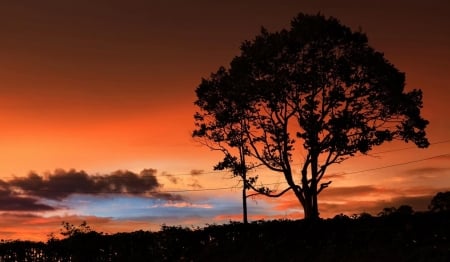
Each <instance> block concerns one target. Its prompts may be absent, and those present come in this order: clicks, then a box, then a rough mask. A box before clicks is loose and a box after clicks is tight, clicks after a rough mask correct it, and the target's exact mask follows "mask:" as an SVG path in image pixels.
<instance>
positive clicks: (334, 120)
mask: <svg viewBox="0 0 450 262" xmlns="http://www.w3.org/2000/svg"><path fill="white" fill-rule="evenodd" d="M404 86H405V74H404V73H402V72H400V71H399V70H398V69H397V68H395V67H394V65H392V64H391V63H390V62H389V61H388V60H387V59H385V58H384V55H383V54H382V53H380V52H378V51H375V50H374V49H373V48H372V47H370V46H369V45H368V40H367V36H366V35H365V34H364V33H362V32H360V31H356V32H355V31H352V30H351V29H350V28H348V27H346V26H344V25H342V24H341V23H340V22H339V21H338V20H337V19H335V18H332V17H330V18H326V17H324V16H323V15H321V14H318V15H305V14H302V13H300V14H299V15H297V16H296V17H295V18H294V19H293V20H292V22H291V27H290V28H289V29H286V30H281V31H278V32H273V33H271V32H268V31H267V30H266V29H264V28H263V29H262V30H261V33H260V34H259V35H257V36H256V37H255V38H254V39H253V40H251V41H245V42H244V43H243V44H242V46H241V53H240V55H239V56H237V57H235V58H234V59H233V60H232V61H231V63H230V66H229V68H225V67H220V68H219V69H218V71H217V72H215V73H212V74H211V76H210V77H209V78H207V79H202V81H201V83H200V85H199V86H198V87H197V89H196V95H197V100H196V101H195V105H197V106H198V108H199V111H198V112H197V113H196V114H195V116H194V118H195V124H196V130H195V131H194V133H193V135H194V137H200V138H204V139H205V141H209V144H208V143H207V142H206V143H205V144H207V145H209V146H210V147H213V148H214V147H215V148H219V150H223V151H224V153H225V158H224V160H223V161H221V162H219V164H218V167H220V168H229V169H231V170H233V171H234V172H236V169H237V170H239V171H240V172H237V173H238V174H240V176H241V177H242V178H243V180H244V188H245V187H246V186H248V187H250V188H252V189H253V190H255V191H256V192H258V193H261V194H264V195H266V196H280V195H282V194H283V193H285V192H287V191H289V190H292V191H293V193H294V195H295V196H296V197H297V199H298V201H299V203H300V204H301V206H302V207H303V209H304V214H305V218H306V219H313V220H314V219H318V217H319V206H318V201H317V198H318V195H319V194H320V193H321V192H322V190H324V189H325V188H327V187H328V186H329V185H330V183H331V182H332V181H331V180H328V181H326V180H325V179H326V175H325V174H326V170H327V168H328V167H329V166H330V165H332V164H336V163H341V162H342V161H344V160H346V159H347V158H349V157H352V156H354V155H355V154H357V153H362V154H366V153H367V152H369V151H370V150H371V149H372V148H373V147H375V146H379V145H381V144H383V143H384V142H386V141H392V140H394V139H395V140H401V141H405V142H409V141H412V142H413V143H415V144H416V145H417V146H418V147H419V148H425V147H427V146H428V145H429V142H428V140H427V138H426V134H425V128H426V126H427V125H428V121H427V120H425V119H423V118H422V117H421V115H420V111H421V108H422V92H421V90H416V89H414V90H412V91H409V92H407V91H405V90H404ZM224 148H225V149H224ZM232 152H237V153H235V154H234V155H233V154H232ZM302 154H305V155H306V156H304V158H303V159H302V161H303V163H302V166H301V168H300V172H299V173H300V177H295V176H294V174H295V173H296V172H295V171H294V170H293V166H292V162H293V159H296V160H300V159H301V156H302ZM242 155H245V156H246V157H248V158H250V159H251V161H256V164H262V165H264V166H265V167H267V168H268V169H270V170H272V171H274V172H278V173H280V174H281V175H282V176H283V177H284V179H285V181H286V182H287V184H288V185H289V186H288V187H287V188H286V189H285V190H283V191H281V192H278V193H277V194H275V193H274V192H273V191H271V190H269V189H267V188H258V187H256V186H254V183H248V181H246V179H245V176H244V174H245V170H246V169H247V166H246V165H244V164H243V161H242V160H243V159H245V158H244V157H243V156H242ZM236 166H237V167H238V168H236Z"/></svg>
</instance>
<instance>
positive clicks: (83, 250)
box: [0, 192, 450, 262]
mask: <svg viewBox="0 0 450 262" xmlns="http://www.w3.org/2000/svg"><path fill="white" fill-rule="evenodd" d="M445 193H447V194H448V193H449V192H445ZM439 194H441V193H439ZM447 204H448V203H447ZM386 210H388V211H389V212H387V213H386V212H382V213H381V214H380V215H378V216H372V215H370V214H368V213H361V214H355V215H352V216H350V217H349V216H347V215H343V214H340V215H336V216H335V217H334V218H332V219H318V220H295V221H294V220H273V221H255V222H251V223H248V224H244V223H238V222H230V223H229V224H226V225H208V226H207V227H205V228H186V227H180V226H166V225H162V227H161V231H158V232H148V231H136V232H132V233H117V234H113V235H107V234H103V233H97V232H95V231H94V230H93V229H91V228H90V227H89V226H88V224H87V223H86V222H83V223H82V224H81V225H79V226H74V225H72V224H70V223H68V222H63V223H62V229H61V232H60V233H61V235H62V236H63V237H64V238H63V239H57V238H55V237H50V238H49V240H48V241H47V242H46V243H43V242H30V241H18V240H17V241H2V242H1V243H0V261H74V262H77V261H83V262H84V261H419V262H420V261H437V262H440V261H442V262H444V261H449V260H450V211H449V210H433V211H431V210H430V211H428V212H414V211H413V210H412V208H411V207H410V206H407V205H402V206H400V207H398V208H385V210H384V211H386Z"/></svg>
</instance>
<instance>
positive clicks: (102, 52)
mask: <svg viewBox="0 0 450 262" xmlns="http://www.w3.org/2000/svg"><path fill="white" fill-rule="evenodd" d="M449 3H450V2H448V1H447V0H428V1H423V0H420V1H419V0H408V1H406V0H399V1H387V0H386V1H385V0H380V1H360V0H358V1H357V0H341V1H335V0H278V1H265V0H259V1H256V0H255V1H253V0H251V1H247V0H244V1H238V0H228V1H207V0H192V1H183V0H130V1H118V0H95V1H92V0H90V1H88V0H67V1H61V0H40V1H35V0H21V1H0V179H1V181H0V216H1V219H0V239H30V240H43V241H45V240H46V239H47V235H48V234H49V233H50V232H54V233H56V234H58V232H59V229H60V225H61V222H62V221H68V222H70V223H73V224H80V223H81V221H83V220H86V221H87V222H88V224H89V225H91V227H92V228H93V229H95V230H96V231H99V232H100V231H101V232H107V233H114V232H123V231H134V230H140V229H143V230H158V229H159V228H160V226H161V225H162V224H164V223H165V224H167V225H185V226H191V225H193V226H204V225H205V224H212V223H227V222H228V221H230V220H240V219H241V199H240V189H239V186H240V185H239V181H238V180H236V179H230V174H228V173H227V172H214V171H213V170H212V167H213V166H214V164H215V163H216V162H217V161H219V160H220V158H221V155H220V154H218V153H217V152H211V151H210V150H209V149H208V148H205V147H204V146H202V145H201V144H200V143H198V142H196V141H194V140H193V139H192V138H191V133H192V131H193V129H194V120H193V114H194V113H195V110H196V108H195V107H194V105H193V102H194V101H195V92H194V91H195V88H196V87H197V86H198V84H199V83H200V80H201V78H202V77H208V76H209V74H210V73H211V72H213V71H216V70H217V69H218V68H219V66H222V65H223V66H227V65H228V64H229V62H230V61H231V59H232V58H233V57H234V56H236V55H238V54H239V46H240V44H241V43H242V42H243V41H244V40H250V39H252V38H254V36H255V35H257V34H258V33H259V31H260V28H261V26H264V27H266V28H267V29H268V30H269V31H274V30H280V29H282V28H287V27H288V26H289V23H290V21H291V19H292V18H293V17H294V16H295V15H296V14H297V13H299V12H305V13H310V14H316V13H318V12H321V13H322V14H324V15H326V16H334V17H337V18H338V19H339V20H340V21H341V22H342V23H343V24H345V25H348V26H350V27H351V28H353V29H354V30H358V28H361V29H362V30H363V31H364V32H365V33H366V34H367V35H368V38H369V44H370V45H371V46H372V47H374V48H375V49H376V50H378V51H382V52H384V54H385V57H386V58H387V59H388V60H389V61H390V62H392V63H393V64H394V65H395V66H396V67H397V68H398V69H399V70H401V71H403V72H405V73H406V89H407V90H411V89H413V88H421V89H422V90H423V94H424V108H423V116H424V117H425V118H426V119H427V120H429V121H430V125H429V126H428V129H427V134H428V138H429V140H430V142H431V146H430V147H429V148H428V149H415V148H414V146H413V144H404V143H399V142H395V143H391V144H385V145H383V146H381V147H379V148H377V149H376V150H374V151H373V152H371V155H370V156H356V157H355V158H353V159H350V160H348V161H346V162H344V163H342V164H339V165H336V166H332V167H331V168H330V169H329V171H328V172H329V174H330V178H332V179H333V184H331V186H330V188H328V189H327V190H325V191H324V192H323V193H322V194H321V195H320V197H319V207H320V212H321V216H322V217H333V216H334V215H336V214H339V213H345V214H348V215H351V214H354V213H361V212H371V213H372V214H377V213H378V212H379V211H380V210H381V209H382V208H383V207H387V206H398V205H400V204H409V205H411V206H413V207H414V209H415V210H425V209H426V207H427V205H428V203H429V202H430V200H431V198H432V196H433V195H434V194H436V193H437V192H439V191H444V190H450V163H449V160H450V121H449V119H448V117H449V115H450V106H449V105H450V104H449V103H450V77H449V74H450V71H449V61H450V16H449V15H448V14H449V13H450V4H449ZM406 163H409V164H406ZM294 164H299V163H294ZM397 164H400V165H397ZM255 172H261V173H262V174H265V176H263V180H262V182H264V183H269V184H275V185H279V189H282V188H283V183H281V182H283V179H282V178H281V176H279V175H277V174H273V173H270V172H267V171H265V170H263V169H261V170H257V171H255ZM12 188H14V190H13V189H12ZM124 192H131V193H128V194H127V193H124ZM249 205H250V206H249V216H250V218H251V220H255V219H263V218H264V219H275V218H294V219H297V218H302V217H303V215H302V209H301V207H300V205H299V203H298V202H297V201H296V200H295V199H294V198H293V197H292V196H290V195H286V196H284V197H283V198H279V199H267V198H261V197H258V198H255V199H249Z"/></svg>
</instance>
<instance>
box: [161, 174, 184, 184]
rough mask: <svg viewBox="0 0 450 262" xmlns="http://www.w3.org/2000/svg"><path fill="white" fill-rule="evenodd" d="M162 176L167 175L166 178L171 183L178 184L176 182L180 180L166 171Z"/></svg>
mask: <svg viewBox="0 0 450 262" xmlns="http://www.w3.org/2000/svg"><path fill="white" fill-rule="evenodd" d="M162 176H165V177H167V179H168V180H169V181H170V182H171V183H172V184H178V182H180V181H181V179H180V178H179V177H176V176H174V175H172V174H167V173H163V174H162Z"/></svg>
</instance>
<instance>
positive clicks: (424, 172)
mask: <svg viewBox="0 0 450 262" xmlns="http://www.w3.org/2000/svg"><path fill="white" fill-rule="evenodd" d="M448 171H450V168H448V167H419V168H414V169H409V170H406V171H405V173H407V174H409V175H419V176H421V177H428V176H431V177H435V176H436V175H437V174H442V173H446V172H448Z"/></svg>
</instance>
